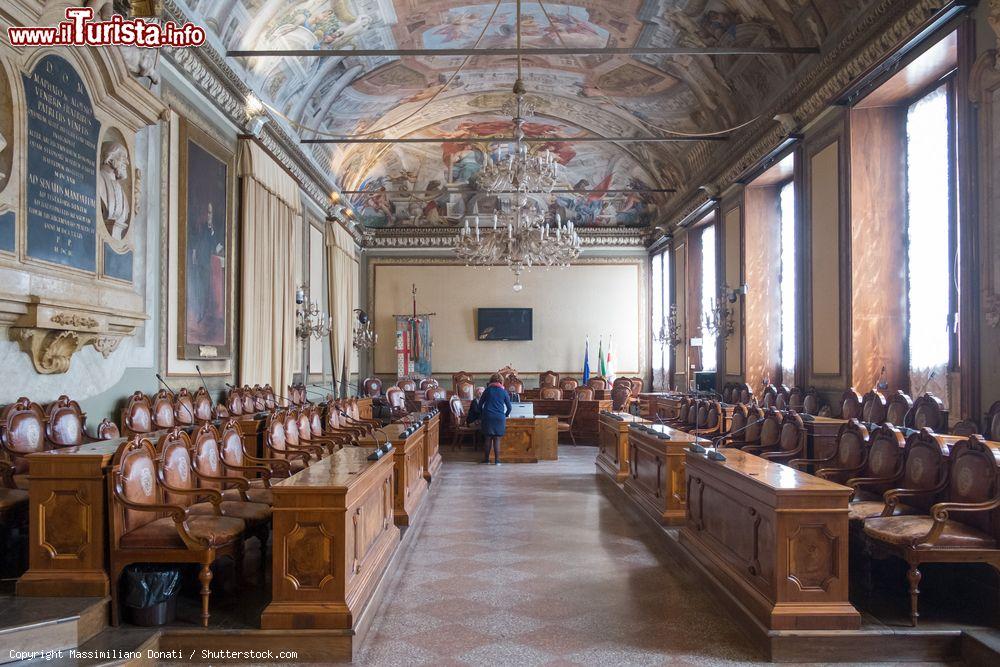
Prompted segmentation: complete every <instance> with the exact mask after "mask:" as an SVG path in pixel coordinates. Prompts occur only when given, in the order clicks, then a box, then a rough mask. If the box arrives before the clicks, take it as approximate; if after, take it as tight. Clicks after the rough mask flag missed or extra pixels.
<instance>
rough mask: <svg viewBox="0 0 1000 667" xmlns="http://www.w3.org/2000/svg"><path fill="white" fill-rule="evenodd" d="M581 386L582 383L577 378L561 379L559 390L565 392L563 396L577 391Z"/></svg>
mask: <svg viewBox="0 0 1000 667" xmlns="http://www.w3.org/2000/svg"><path fill="white" fill-rule="evenodd" d="M579 386H580V381H579V380H577V379H576V378H561V379H560V380H559V388H560V389H562V390H563V394H570V393H572V392H574V391H576V388H577V387H579Z"/></svg>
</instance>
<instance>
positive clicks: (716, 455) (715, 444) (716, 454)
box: [688, 417, 767, 461]
mask: <svg viewBox="0 0 1000 667" xmlns="http://www.w3.org/2000/svg"><path fill="white" fill-rule="evenodd" d="M765 421H767V417H760V418H758V419H755V420H753V421H750V422H747V423H746V424H744V425H743V426H741V427H740V428H738V429H736V430H735V431H730V432H729V433H724V434H722V435H720V436H718V437H716V438H712V450H711V451H708V450H707V449H705V448H704V447H702V446H701V445H699V444H697V443H694V444H692V445H691V447H689V448H688V449H690V450H691V451H693V452H698V453H699V454H705V453H706V452H707V455H706V458H708V459H709V460H711V461H725V460H726V455H725V454H723V453H722V452H720V451H719V443H720V442H722V441H723V440H725V439H726V438H730V437H732V436H734V435H736V434H737V433H742V432H743V431H745V430H747V429H748V428H750V427H751V426H755V425H757V424H763V423H764V422H765ZM696 447H697V449H696Z"/></svg>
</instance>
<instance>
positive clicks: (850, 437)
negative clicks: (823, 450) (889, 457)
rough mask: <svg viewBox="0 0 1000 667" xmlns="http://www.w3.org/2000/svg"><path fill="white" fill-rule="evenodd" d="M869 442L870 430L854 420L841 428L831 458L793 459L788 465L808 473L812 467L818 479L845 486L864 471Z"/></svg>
mask: <svg viewBox="0 0 1000 667" xmlns="http://www.w3.org/2000/svg"><path fill="white" fill-rule="evenodd" d="M868 441H869V433H868V429H867V428H866V427H865V426H864V425H863V424H862V423H861V422H860V421H858V420H857V419H852V420H851V421H849V422H847V423H846V424H844V425H843V426H841V427H840V431H839V432H838V433H837V443H836V445H835V446H834V450H833V453H831V454H830V456H827V457H826V458H815V459H808V458H801V459H793V460H791V461H789V462H788V465H790V466H791V467H793V468H798V469H799V470H803V471H806V472H808V471H809V467H810V466H811V467H812V469H813V470H814V471H815V472H813V474H814V475H816V476H817V477H822V478H823V479H828V480H830V481H832V482H837V483H838V484H843V483H844V482H846V481H847V480H848V479H851V478H852V477H856V476H858V474H860V473H861V472H862V471H863V470H864V467H865V461H867V459H868Z"/></svg>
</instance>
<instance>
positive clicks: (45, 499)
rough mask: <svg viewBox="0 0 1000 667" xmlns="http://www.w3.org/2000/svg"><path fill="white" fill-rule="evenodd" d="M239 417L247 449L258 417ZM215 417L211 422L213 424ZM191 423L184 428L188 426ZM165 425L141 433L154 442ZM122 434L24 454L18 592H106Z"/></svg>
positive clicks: (256, 433)
mask: <svg viewBox="0 0 1000 667" xmlns="http://www.w3.org/2000/svg"><path fill="white" fill-rule="evenodd" d="M238 419H240V427H241V428H242V429H244V430H243V441H244V443H247V448H248V450H249V451H256V449H250V447H255V448H256V447H257V445H256V444H255V443H257V442H259V440H260V431H261V430H262V429H263V426H262V424H263V420H255V419H254V418H253V417H250V416H247V417H245V418H238ZM218 425H219V423H218V422H216V426H218ZM195 428H197V427H195V426H190V427H186V428H185V429H184V430H186V431H189V432H190V431H192V430H194V429H195ZM164 433H165V431H156V432H153V433H145V434H143V435H144V436H145V437H148V438H149V439H150V440H152V441H153V443H154V444H155V443H156V441H157V439H158V438H159V437H160V436H161V435H163V434H164ZM126 440H127V438H116V439H114V440H104V441H102V442H94V443H89V444H86V445H80V446H79V447H67V448H64V449H55V450H51V451H47V452H39V453H37V454H31V455H29V456H28V477H29V479H30V482H29V484H28V504H29V518H28V521H29V541H28V571H27V572H25V573H24V575H22V576H21V578H20V579H18V581H17V589H16V590H17V594H18V595H25V596H34V597H105V596H107V595H108V594H109V593H110V586H109V579H108V561H107V556H106V553H105V552H106V551H107V545H108V528H107V515H108V492H109V488H110V487H109V481H108V471H109V470H110V469H111V459H112V457H113V456H114V455H115V452H116V451H117V450H118V447H119V446H120V445H121V444H122V443H123V442H125V441H126Z"/></svg>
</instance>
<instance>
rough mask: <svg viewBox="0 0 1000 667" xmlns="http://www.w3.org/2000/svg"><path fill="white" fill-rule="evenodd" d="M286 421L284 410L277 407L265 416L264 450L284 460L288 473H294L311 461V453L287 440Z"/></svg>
mask: <svg viewBox="0 0 1000 667" xmlns="http://www.w3.org/2000/svg"><path fill="white" fill-rule="evenodd" d="M286 421H287V414H286V411H285V410H283V409H278V410H275V411H274V412H272V413H271V414H270V415H268V417H267V421H266V422H265V423H264V451H265V452H266V453H267V454H269V455H270V456H269V458H276V459H282V460H284V461H285V462H286V463H287V465H288V474H290V475H294V474H295V473H297V472H299V471H300V470H303V469H304V468H306V467H307V466H308V465H309V463H310V461H312V458H313V457H312V454H311V452H310V451H309V450H303V449H300V448H299V447H297V446H296V445H297V444H298V443H297V442H296V443H295V444H290V443H289V442H288V438H287V434H286V433H285V423H286Z"/></svg>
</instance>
